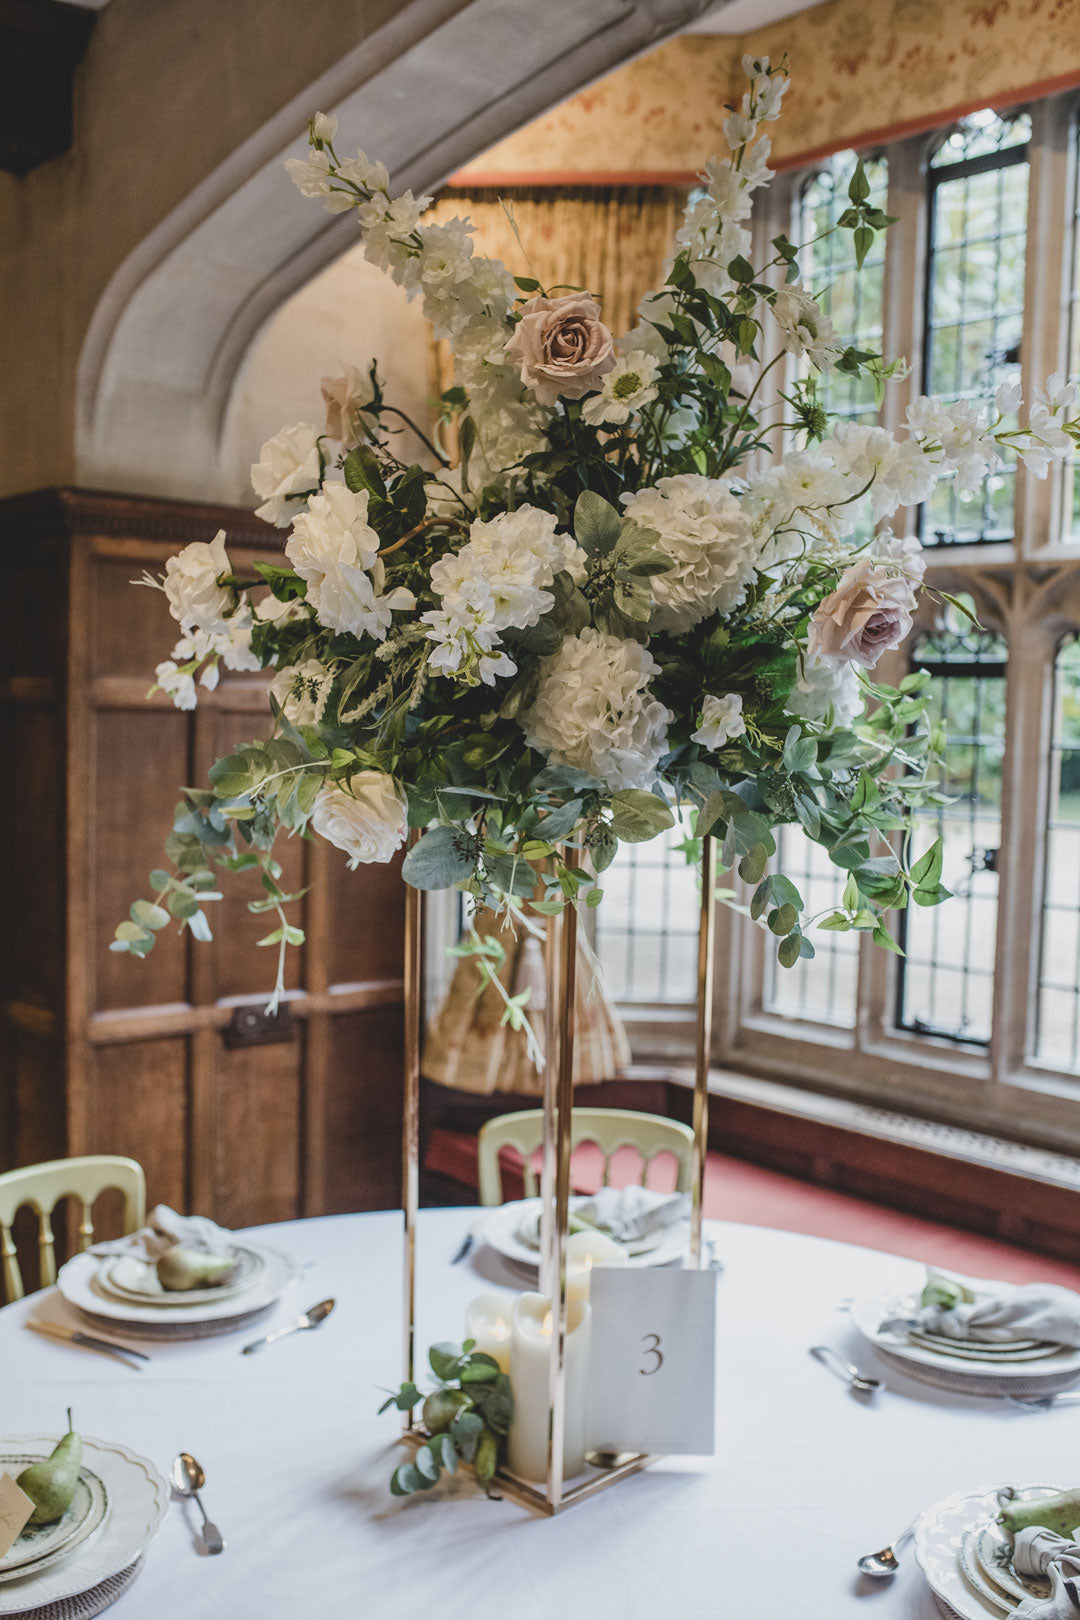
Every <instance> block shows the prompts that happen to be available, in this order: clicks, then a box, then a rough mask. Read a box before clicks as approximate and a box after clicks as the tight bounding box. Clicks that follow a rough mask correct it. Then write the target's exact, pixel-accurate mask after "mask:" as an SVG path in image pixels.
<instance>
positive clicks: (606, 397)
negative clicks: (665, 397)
mask: <svg viewBox="0 0 1080 1620" xmlns="http://www.w3.org/2000/svg"><path fill="white" fill-rule="evenodd" d="M659 370H660V366H659V363H658V361H657V360H655V359H654V357H653V356H652V355H651V354H647V353H646V352H645V350H644V349H638V350H636V351H635V350H631V352H630V353H629V354H624V355H623V356H622V357H621V358H620V359H619V360H617V361H616V362H615V369H614V371H609V372H608V374H607V376H606V377H605V378H604V382H603V387H602V389H601V391H600V393H599V394H597V395H596V396H595V397H594V398H592V399H587V400H586V401H585V404H584V405H583V406H582V410H581V414H582V416H583V417H584V418H585V420H586V422H590V423H591V424H592V426H593V427H600V426H602V425H603V424H604V423H607V424H609V425H610V426H613V427H617V426H619V425H620V424H621V423H623V422H626V421H628V420H629V418H630V413H631V411H640V409H641V407H642V406H643V405H648V404H650V403H651V402H652V401H653V400H654V399H655V398H656V394H657V390H656V377H657V373H658V372H659Z"/></svg>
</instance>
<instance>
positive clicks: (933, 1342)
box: [908, 1328, 1061, 1366]
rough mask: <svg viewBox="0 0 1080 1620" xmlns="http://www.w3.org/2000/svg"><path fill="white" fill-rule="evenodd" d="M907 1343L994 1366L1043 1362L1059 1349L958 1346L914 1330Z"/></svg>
mask: <svg viewBox="0 0 1080 1620" xmlns="http://www.w3.org/2000/svg"><path fill="white" fill-rule="evenodd" d="M908 1342H909V1343H910V1344H914V1345H921V1346H922V1347H923V1348H924V1349H927V1350H933V1351H934V1352H935V1353H936V1354H937V1355H939V1356H958V1357H959V1358H960V1360H961V1361H988V1362H991V1363H992V1364H993V1365H994V1366H999V1365H1001V1364H1002V1363H1011V1362H1014V1361H1045V1360H1046V1358H1047V1356H1056V1355H1057V1353H1058V1351H1059V1350H1060V1349H1061V1346H1060V1344H1046V1343H1043V1344H1037V1345H1034V1346H1032V1347H1030V1348H1026V1349H1019V1348H1017V1349H1013V1348H1011V1347H1007V1346H1005V1345H992V1344H980V1345H972V1344H967V1343H966V1342H965V1343H963V1344H960V1343H957V1342H956V1341H955V1340H950V1339H940V1338H932V1337H931V1336H930V1334H928V1333H920V1332H918V1331H917V1330H916V1329H915V1328H912V1329H911V1330H910V1332H909V1333H908Z"/></svg>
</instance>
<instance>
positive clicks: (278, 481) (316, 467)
mask: <svg viewBox="0 0 1080 1620" xmlns="http://www.w3.org/2000/svg"><path fill="white" fill-rule="evenodd" d="M322 469H323V459H322V456H321V454H320V452H319V438H318V434H317V433H316V432H315V429H314V428H313V427H310V426H309V425H308V423H307V422H297V423H295V424H294V425H293V426H292V427H287V428H282V430H281V432H280V433H275V434H274V437H273V438H272V439H267V441H266V443H265V444H264V445H263V447H262V449H261V450H260V451H259V459H258V461H256V462H254V463H253V465H252V468H251V487H252V489H253V490H254V491H255V493H256V495H258V496H259V498H260V500H261V501H262V503H263V504H262V505H261V506H258V507H256V509H255V516H256V517H261V518H263V519H264V520H265V521H266V522H267V523H273V524H274V525H275V527H276V528H279V529H285V528H287V527H288V525H289V523H290V521H291V519H292V517H293V515H294V514H295V513H296V512H297V511H298V510H299V509H300V507H301V505H302V504H303V502H304V501H305V500H306V499H307V497H308V496H309V495H310V494H312V493H313V492H314V491H315V490H317V489H318V487H319V480H320V479H321V477H322Z"/></svg>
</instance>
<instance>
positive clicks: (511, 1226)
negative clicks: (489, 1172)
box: [476, 1196, 690, 1273]
mask: <svg viewBox="0 0 1080 1620" xmlns="http://www.w3.org/2000/svg"><path fill="white" fill-rule="evenodd" d="M578 1202H579V1203H585V1202H586V1198H585V1197H584V1196H582V1197H581V1198H579V1199H578ZM572 1207H573V1200H571V1208H572ZM533 1209H536V1210H537V1211H539V1209H540V1200H539V1198H522V1199H518V1200H516V1201H515V1202H513V1203H510V1204H499V1205H498V1206H497V1207H496V1208H494V1209H492V1210H490V1211H489V1212H488V1213H487V1214H486V1215H485V1216H484V1217H482V1219H481V1221H480V1223H479V1224H478V1225H477V1227H476V1235H477V1237H480V1238H483V1240H484V1242H485V1243H487V1244H490V1246H491V1247H492V1248H493V1249H495V1250H496V1252H497V1253H499V1254H501V1255H502V1256H503V1257H504V1259H506V1260H509V1261H510V1262H511V1264H512V1265H514V1266H517V1267H527V1268H528V1269H529V1270H530V1271H531V1272H534V1273H535V1271H536V1270H537V1268H538V1265H539V1259H540V1257H539V1255H538V1253H537V1251H536V1250H535V1249H534V1248H531V1247H530V1245H529V1244H527V1243H523V1242H522V1240H521V1238H520V1237H518V1235H517V1228H518V1226H520V1224H521V1221H522V1218H523V1216H525V1215H526V1214H527V1213H529V1212H530V1211H531V1210H533ZM689 1244H690V1223H689V1221H676V1222H675V1224H674V1225H673V1226H665V1227H663V1228H661V1231H660V1234H659V1240H658V1242H657V1243H656V1246H655V1247H654V1248H650V1249H642V1250H639V1251H638V1252H637V1253H634V1252H632V1251H631V1252H630V1253H629V1254H628V1256H627V1260H628V1263H629V1264H630V1265H631V1266H670V1265H674V1264H675V1263H676V1262H681V1261H682V1260H684V1259H685V1258H686V1255H687V1251H688V1249H689Z"/></svg>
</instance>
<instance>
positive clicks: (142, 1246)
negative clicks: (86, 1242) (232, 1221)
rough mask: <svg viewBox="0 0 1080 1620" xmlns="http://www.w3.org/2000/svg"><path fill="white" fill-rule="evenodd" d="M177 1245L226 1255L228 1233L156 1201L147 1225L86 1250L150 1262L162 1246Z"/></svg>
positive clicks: (229, 1248) (230, 1241)
mask: <svg viewBox="0 0 1080 1620" xmlns="http://www.w3.org/2000/svg"><path fill="white" fill-rule="evenodd" d="M179 1244H183V1246H184V1248H185V1249H197V1250H198V1251H199V1253H200V1254H229V1253H231V1252H232V1248H233V1239H232V1233H231V1232H228V1231H226V1229H225V1227H223V1226H218V1225H217V1223H216V1222H215V1221H211V1220H209V1219H208V1218H207V1216H205V1215H178V1214H177V1213H176V1211H175V1209H170V1208H169V1206H168V1204H158V1205H156V1207H155V1208H154V1209H152V1210H151V1211H150V1214H149V1216H148V1217H147V1224H146V1225H145V1226H143V1227H140V1228H139V1230H138V1231H137V1232H130V1233H129V1234H128V1236H127V1237H122V1238H113V1239H112V1240H111V1241H110V1242H108V1243H93V1244H91V1246H90V1253H91V1254H102V1255H104V1254H128V1255H131V1256H133V1257H134V1258H135V1259H136V1260H147V1261H154V1260H157V1259H159V1258H160V1257H161V1256H162V1255H163V1254H164V1253H165V1251H166V1249H175V1248H176V1247H177V1246H178V1245H179Z"/></svg>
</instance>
